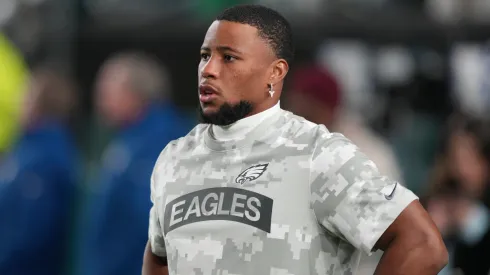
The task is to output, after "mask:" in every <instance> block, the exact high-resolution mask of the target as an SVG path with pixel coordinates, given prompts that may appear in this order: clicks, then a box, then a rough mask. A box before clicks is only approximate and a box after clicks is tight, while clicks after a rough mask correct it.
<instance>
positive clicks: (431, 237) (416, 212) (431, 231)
mask: <svg viewBox="0 0 490 275" xmlns="http://www.w3.org/2000/svg"><path fill="white" fill-rule="evenodd" d="M396 238H403V239H404V240H405V241H407V242H410V243H413V244H418V243H420V242H430V243H432V244H435V245H443V241H442V237H441V235H440V233H439V230H438V229H437V227H436V225H435V224H434V222H433V221H432V219H431V218H430V216H429V214H428V213H427V212H426V211H425V209H424V208H423V207H422V205H421V204H420V202H419V201H413V202H412V203H410V205H409V206H408V207H406V208H405V209H404V210H403V211H402V212H401V214H400V215H399V216H398V217H397V218H396V219H395V221H394V222H393V223H392V224H391V225H390V226H389V227H388V229H387V230H386V231H385V232H384V233H383V235H381V237H380V238H379V240H378V241H377V243H376V246H375V247H376V248H378V249H381V250H386V249H387V248H388V247H389V245H390V244H391V243H392V241H393V240H394V239H396Z"/></svg>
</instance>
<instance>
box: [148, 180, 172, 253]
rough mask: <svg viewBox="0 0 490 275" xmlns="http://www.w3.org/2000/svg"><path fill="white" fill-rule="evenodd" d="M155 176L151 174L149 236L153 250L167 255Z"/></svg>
mask: <svg viewBox="0 0 490 275" xmlns="http://www.w3.org/2000/svg"><path fill="white" fill-rule="evenodd" d="M154 186H155V185H154V178H153V175H152V176H151V203H152V207H151V209H150V225H149V228H148V238H149V240H150V244H151V250H152V252H153V254H155V255H157V256H160V257H166V256H167V251H166V249H165V239H164V237H163V233H162V227H161V225H160V218H159V214H158V206H157V204H156V203H155V202H156V196H155V187H154Z"/></svg>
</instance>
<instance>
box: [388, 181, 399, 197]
mask: <svg viewBox="0 0 490 275" xmlns="http://www.w3.org/2000/svg"><path fill="white" fill-rule="evenodd" d="M397 186H398V182H397V183H395V187H393V191H391V193H390V194H389V195H385V199H387V200H391V199H393V196H394V195H395V191H396V187H397Z"/></svg>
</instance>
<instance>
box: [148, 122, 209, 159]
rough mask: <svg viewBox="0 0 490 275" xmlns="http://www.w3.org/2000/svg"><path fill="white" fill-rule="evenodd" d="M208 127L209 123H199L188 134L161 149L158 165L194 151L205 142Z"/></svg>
mask: <svg viewBox="0 0 490 275" xmlns="http://www.w3.org/2000/svg"><path fill="white" fill-rule="evenodd" d="M208 127H209V126H208V125H207V124H198V125H196V126H195V127H194V128H193V129H192V130H191V131H190V132H189V133H188V134H187V135H185V136H183V137H180V138H178V139H174V140H172V141H170V142H169V143H168V144H167V145H166V146H165V148H164V149H163V150H162V151H161V153H160V156H159V157H158V160H157V162H156V166H158V165H160V164H161V163H162V162H168V161H174V160H176V159H177V158H181V157H183V156H185V155H188V154H190V153H192V151H193V150H194V149H195V148H196V147H197V146H199V145H200V144H201V143H202V142H203V136H204V134H205V133H206V131H207V129H208Z"/></svg>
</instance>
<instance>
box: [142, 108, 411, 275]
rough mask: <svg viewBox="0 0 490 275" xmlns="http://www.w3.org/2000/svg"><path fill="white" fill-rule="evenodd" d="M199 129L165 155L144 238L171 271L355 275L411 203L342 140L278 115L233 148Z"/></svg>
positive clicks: (187, 273) (233, 143)
mask: <svg viewBox="0 0 490 275" xmlns="http://www.w3.org/2000/svg"><path fill="white" fill-rule="evenodd" d="M210 129H211V127H210V125H204V124H201V125H198V126H197V127H196V128H194V129H193V130H192V131H191V132H190V133H189V134H188V135H187V136H185V137H183V138H180V139H178V140H175V141H173V142H171V143H170V144H169V145H168V146H167V147H166V148H165V149H164V150H163V152H162V153H161V155H160V157H159V159H158V161H157V163H156V165H155V168H154V171H153V175H152V180H151V193H152V195H151V199H152V202H153V207H152V209H151V213H150V228H149V238H150V242H151V246H152V250H153V253H154V254H156V255H159V256H162V257H163V256H166V257H167V259H168V268H169V272H170V274H181V275H191V274H196V275H197V274H199V275H200V274H203V275H208V274H209V275H211V274H212V275H225V274H227V275H231V274H247V275H248V274H249V275H252V274H253V275H262V274H274V275H289V274H294V275H305V274H318V275H320V274H321V275H325V274H335V275H339V274H342V275H344V274H355V272H356V269H357V266H358V264H359V259H360V255H361V253H362V252H365V253H367V254H370V253H371V252H372V251H373V247H374V245H375V243H376V241H377V240H378V239H379V237H380V236H381V235H382V233H383V232H384V231H385V230H386V229H387V228H388V226H389V225H390V224H391V223H392V222H393V221H394V220H395V219H396V217H397V216H398V215H399V214H400V213H401V211H402V210H403V209H404V208H405V207H406V206H408V204H409V203H410V202H412V201H413V200H415V199H417V197H416V196H415V195H414V194H413V193H412V192H411V191H409V190H408V189H406V188H405V187H403V186H402V185H400V184H398V183H397V182H394V181H391V180H390V179H388V178H387V177H384V176H382V175H380V174H379V172H378V169H377V168H376V165H375V164H374V163H373V162H372V161H371V160H369V159H368V158H367V157H366V156H365V155H364V154H363V153H362V152H360V151H359V150H358V148H357V147H356V146H355V145H354V144H352V143H351V142H350V141H349V140H348V139H346V138H345V137H344V136H343V135H341V134H338V133H330V132H329V131H328V130H327V129H326V128H325V127H324V126H320V125H316V124H313V123H311V122H309V121H307V120H305V119H303V118H301V117H299V116H296V115H294V114H292V113H290V112H288V111H284V110H280V111H279V112H277V113H276V114H274V115H273V116H271V117H270V118H268V119H266V120H265V121H263V122H261V123H260V124H259V125H258V126H256V127H255V128H254V130H252V131H251V132H249V133H248V134H246V135H245V136H243V137H242V138H239V139H236V140H233V141H218V140H216V139H214V138H213V136H212V134H211V133H210Z"/></svg>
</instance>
